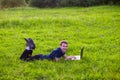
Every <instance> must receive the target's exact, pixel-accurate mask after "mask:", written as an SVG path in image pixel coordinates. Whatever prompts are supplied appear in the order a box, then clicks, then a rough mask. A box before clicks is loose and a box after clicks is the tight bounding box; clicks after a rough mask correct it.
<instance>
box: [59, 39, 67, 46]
mask: <svg viewBox="0 0 120 80" xmlns="http://www.w3.org/2000/svg"><path fill="white" fill-rule="evenodd" d="M63 43H65V44H68V42H67V41H66V40H62V41H61V42H60V45H62V44H63Z"/></svg>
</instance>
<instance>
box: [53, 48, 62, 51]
mask: <svg viewBox="0 0 120 80" xmlns="http://www.w3.org/2000/svg"><path fill="white" fill-rule="evenodd" d="M53 51H61V49H60V48H56V49H55V50H53Z"/></svg>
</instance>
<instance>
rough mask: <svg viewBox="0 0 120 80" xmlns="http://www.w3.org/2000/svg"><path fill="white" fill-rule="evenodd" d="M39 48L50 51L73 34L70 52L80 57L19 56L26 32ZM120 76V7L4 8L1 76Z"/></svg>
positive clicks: (48, 79)
mask: <svg viewBox="0 0 120 80" xmlns="http://www.w3.org/2000/svg"><path fill="white" fill-rule="evenodd" d="M29 37H30V38H32V39H33V40H34V41H35V43H36V46H37V48H36V49H35V50H34V52H33V55H35V54H39V53H42V54H48V53H50V52H51V51H52V50H54V49H55V48H57V47H59V42H60V41H61V40H67V41H68V43H69V48H68V51H67V53H66V54H67V55H79V52H80V49H81V47H82V46H84V47H85V50H84V56H83V59H82V60H80V61H64V60H63V59H61V61H60V62H54V61H48V60H44V61H40V60H37V61H34V62H24V61H21V60H19V57H20V55H21V54H22V52H23V51H24V49H25V41H24V38H29ZM84 79H86V80H102V79H103V80H120V7H119V6H96V7H87V8H82V7H73V8H72V7H71V8H70V7H66V8H41V9H38V8H29V7H26V8H11V9H4V10H0V80H84Z"/></svg>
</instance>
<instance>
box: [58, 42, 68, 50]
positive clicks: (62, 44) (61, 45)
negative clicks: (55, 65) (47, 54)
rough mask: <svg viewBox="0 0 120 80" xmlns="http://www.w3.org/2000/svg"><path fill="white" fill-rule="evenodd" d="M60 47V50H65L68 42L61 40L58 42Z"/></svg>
mask: <svg viewBox="0 0 120 80" xmlns="http://www.w3.org/2000/svg"><path fill="white" fill-rule="evenodd" d="M60 48H61V50H62V52H66V50H67V48H68V42H67V41H65V40H62V41H61V42H60Z"/></svg>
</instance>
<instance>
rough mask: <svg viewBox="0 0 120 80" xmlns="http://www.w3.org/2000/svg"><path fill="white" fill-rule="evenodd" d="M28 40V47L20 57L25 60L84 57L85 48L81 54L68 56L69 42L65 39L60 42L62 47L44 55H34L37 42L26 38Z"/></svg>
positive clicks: (75, 58) (56, 59)
mask: <svg viewBox="0 0 120 80" xmlns="http://www.w3.org/2000/svg"><path fill="white" fill-rule="evenodd" d="M25 40H26V49H25V50H24V52H23V53H22V55H21V57H20V59H21V60H24V61H33V60H44V59H48V60H55V61H59V60H60V58H61V57H63V58H64V59H65V60H80V58H82V53H83V49H81V54H80V56H68V57H67V56H66V51H67V48H68V42H67V41H65V40H63V41H61V42H60V47H59V48H57V49H55V50H53V51H52V52H51V53H50V54H48V55H44V54H37V55H35V56H32V52H33V50H34V49H35V43H34V41H33V40H32V39H31V38H25Z"/></svg>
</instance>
